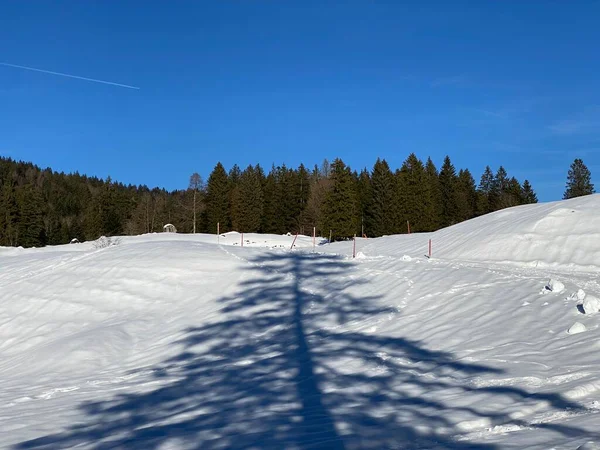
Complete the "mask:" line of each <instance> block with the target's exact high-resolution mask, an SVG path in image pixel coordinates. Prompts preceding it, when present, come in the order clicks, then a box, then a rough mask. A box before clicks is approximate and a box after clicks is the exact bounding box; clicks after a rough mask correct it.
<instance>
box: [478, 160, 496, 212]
mask: <svg viewBox="0 0 600 450" xmlns="http://www.w3.org/2000/svg"><path fill="white" fill-rule="evenodd" d="M493 190H494V174H493V172H492V169H491V168H490V166H485V170H484V172H483V174H482V175H481V180H480V181H479V187H478V189H477V215H480V216H481V215H483V214H487V213H489V212H492V206H491V204H492V203H493V202H494V201H495V199H494V198H492V197H493V196H494V195H493V193H492V191H493Z"/></svg>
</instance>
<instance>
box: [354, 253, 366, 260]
mask: <svg viewBox="0 0 600 450" xmlns="http://www.w3.org/2000/svg"><path fill="white" fill-rule="evenodd" d="M366 258H367V257H366V256H365V254H364V253H363V252H358V253H357V254H356V259H366Z"/></svg>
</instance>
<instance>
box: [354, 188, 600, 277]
mask: <svg viewBox="0 0 600 450" xmlns="http://www.w3.org/2000/svg"><path fill="white" fill-rule="evenodd" d="M599 217H600V194H595V195H590V196H586V197H579V198H576V199H571V200H567V201H559V202H552V203H540V204H536V205H524V206H517V207H514V208H509V209H505V210H501V211H497V212H495V213H491V214H488V215H486V216H482V217H478V218H475V219H473V220H469V221H467V222H462V223H459V224H457V225H454V226H452V227H449V228H445V229H443V230H440V231H438V232H435V233H426V234H413V235H405V236H393V237H388V238H383V239H376V240H375V242H376V243H375V244H373V245H372V246H369V247H368V250H369V251H371V252H373V253H374V254H377V255H398V254H399V253H401V252H409V253H415V254H418V255H425V254H427V253H428V239H431V240H432V247H433V252H432V253H433V257H435V258H441V259H446V260H458V259H460V260H468V261H480V262H495V263H509V264H513V265H515V264H516V265H528V266H532V267H547V268H551V267H556V268H561V269H566V268H569V269H573V270H587V271H597V270H598V269H599V268H600V226H598V219H599ZM363 246H364V243H363ZM363 246H359V247H360V248H363ZM400 256H401V255H400Z"/></svg>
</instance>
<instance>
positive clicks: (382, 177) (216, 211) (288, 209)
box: [0, 154, 537, 247]
mask: <svg viewBox="0 0 600 450" xmlns="http://www.w3.org/2000/svg"><path fill="white" fill-rule="evenodd" d="M185 181H186V182H187V180H185ZM536 202H537V197H536V194H535V192H534V190H533V188H532V186H531V184H530V183H529V181H528V180H523V181H522V182H521V181H519V180H517V179H516V178H515V177H511V176H510V175H509V174H508V173H507V172H506V170H505V169H504V168H503V167H502V166H500V167H499V168H497V170H495V171H493V170H492V169H491V168H490V167H489V166H488V167H486V168H485V170H484V172H483V175H482V176H481V179H480V180H479V182H478V183H477V182H476V180H475V179H474V178H473V175H472V174H471V172H469V170H468V169H459V170H457V169H456V168H455V167H454V165H453V164H452V162H451V160H450V158H449V157H448V156H446V158H445V159H444V161H443V164H442V165H441V167H440V168H439V169H438V167H436V166H435V164H434V163H433V161H432V160H431V159H428V160H427V161H426V162H423V161H421V160H420V159H419V158H417V156H416V155H415V154H410V155H409V156H408V157H407V158H406V160H405V161H404V163H403V164H402V166H401V167H400V168H397V169H395V170H394V169H393V168H391V167H390V166H389V165H388V163H387V162H386V161H385V160H383V159H377V161H376V162H375V163H374V165H373V167H372V168H371V169H370V170H369V169H366V168H365V169H362V170H361V171H356V170H353V169H351V168H350V167H349V166H347V165H346V164H345V163H344V162H343V161H342V160H341V159H335V160H333V161H332V162H329V161H327V160H324V161H323V162H322V163H321V164H320V165H315V166H314V167H312V168H307V167H305V166H304V165H300V166H299V167H298V168H290V167H286V166H285V165H282V166H272V167H271V168H269V169H268V170H265V169H264V168H263V167H260V166H259V165H255V166H248V167H246V168H244V169H241V168H240V167H238V166H237V165H234V166H233V167H231V168H229V170H227V169H226V168H225V167H224V166H223V165H222V164H221V163H218V164H217V165H216V166H215V167H214V169H213V170H212V172H211V173H210V175H209V176H208V179H206V180H202V178H201V177H200V176H199V175H198V174H197V173H194V174H190V179H189V187H188V188H187V189H183V190H175V191H171V192H168V191H166V190H164V189H159V188H149V187H147V186H133V185H124V184H122V183H119V182H117V181H113V180H111V179H110V178H108V179H106V180H102V179H99V178H95V177H88V176H85V175H80V174H78V173H74V174H64V173H57V172H54V171H52V170H51V169H41V168H39V167H37V166H35V165H34V164H32V163H25V162H17V161H14V160H11V159H8V158H2V159H0V245H3V246H23V247H40V246H44V245H55V244H64V243H68V242H70V241H71V240H72V239H74V238H76V239H78V240H80V241H84V240H93V239H97V238H98V237H100V236H115V235H137V234H143V233H152V232H162V231H163V226H164V225H165V224H167V223H171V224H173V225H175V227H176V228H177V230H178V232H183V233H192V232H202V233H216V232H217V223H219V226H220V232H221V233H224V232H227V231H232V230H235V231H240V232H246V233H251V232H258V233H275V234H284V233H297V232H299V233H301V234H312V231H313V227H316V232H317V235H320V236H324V237H329V235H330V233H331V236H332V238H333V239H334V240H340V239H346V238H349V237H352V236H354V235H355V234H356V235H357V236H361V235H362V236H366V237H378V236H383V235H389V234H398V233H407V232H408V231H409V230H408V227H409V226H410V231H411V232H423V231H435V230H437V229H439V228H443V227H447V226H449V225H452V224H455V223H458V222H462V221H464V220H468V219H470V218H473V217H475V216H479V215H483V214H487V213H489V212H492V211H497V210H499V209H503V208H507V207H511V206H516V205H521V204H526V203H536Z"/></svg>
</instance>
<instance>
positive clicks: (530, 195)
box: [521, 180, 538, 204]
mask: <svg viewBox="0 0 600 450" xmlns="http://www.w3.org/2000/svg"><path fill="white" fill-rule="evenodd" d="M537 202H538V199H537V195H536V194H535V192H534V191H533V188H532V187H531V184H529V180H525V181H524V182H523V191H522V197H521V203H523V204H530V203H537Z"/></svg>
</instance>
